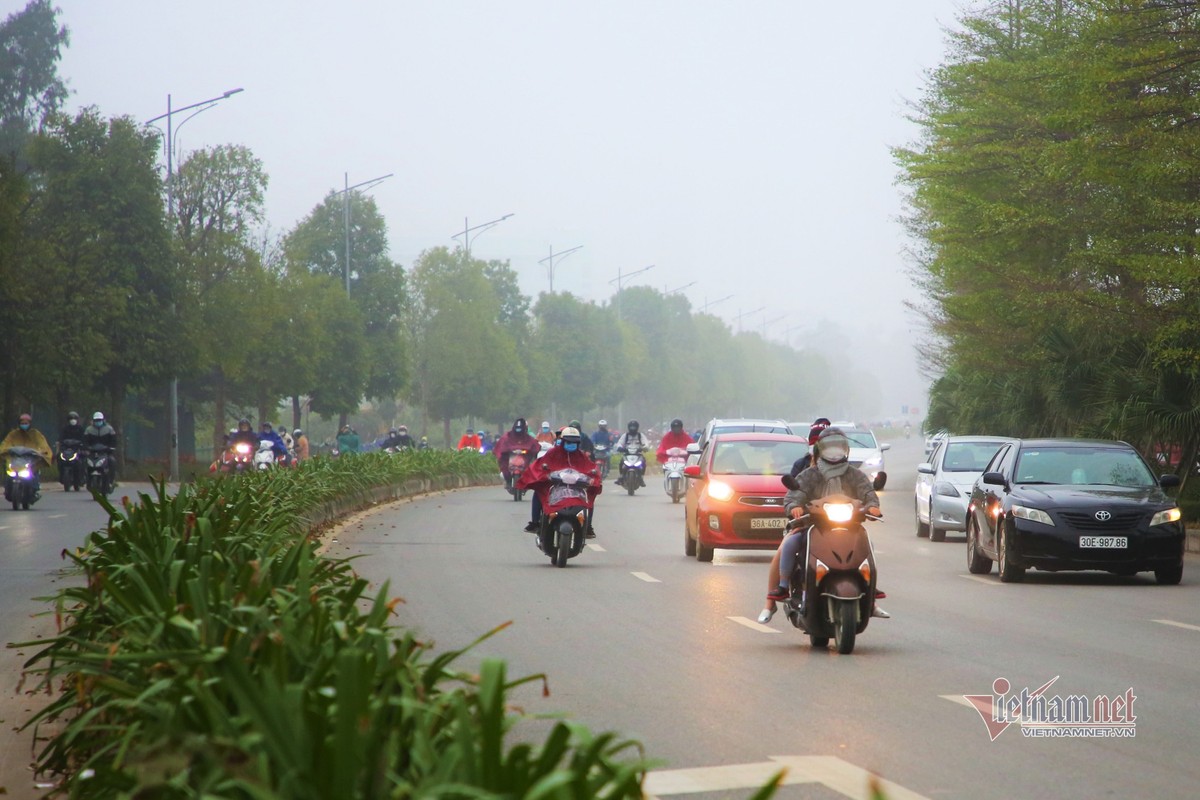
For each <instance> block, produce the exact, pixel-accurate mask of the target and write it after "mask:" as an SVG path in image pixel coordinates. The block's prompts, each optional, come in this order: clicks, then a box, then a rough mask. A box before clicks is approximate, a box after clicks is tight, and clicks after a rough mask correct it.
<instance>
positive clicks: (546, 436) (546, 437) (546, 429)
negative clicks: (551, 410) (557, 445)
mask: <svg viewBox="0 0 1200 800" xmlns="http://www.w3.org/2000/svg"><path fill="white" fill-rule="evenodd" d="M534 438H535V439H537V440H538V441H539V442H546V443H548V444H554V431H552V430H550V422H549V420H542V427H541V430H539V431H538V435H537V436H535V437H534Z"/></svg>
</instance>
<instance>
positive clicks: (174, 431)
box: [145, 87, 243, 481]
mask: <svg viewBox="0 0 1200 800" xmlns="http://www.w3.org/2000/svg"><path fill="white" fill-rule="evenodd" d="M240 91H243V90H242V88H241V87H238V88H237V89H230V90H229V91H227V92H223V93H222V94H221V95H220V96H218V97H210V98H208V99H207V100H201V101H200V102H199V103H192V104H191V105H187V106H183V107H182V108H172V107H171V95H170V94H168V95H167V113H165V114H159V115H158V116H157V117H154V118H153V119H148V120H146V123H145V124H147V125H152V124H154V123H155V122H158V121H159V120H160V119H165V120H166V121H167V137H166V139H167V141H166V145H167V221H168V223H169V224H171V225H172V226H174V224H175V223H174V220H175V135H174V131H173V130H172V127H171V118H172V117H173V116H175V115H176V114H179V113H182V112H184V111H191V110H192V109H197V110H196V111H195V112H194V113H193V114H191V116H189V117H188V118H187V119H185V120H184V121H183V122H187V121H188V119H191V118H192V117H194V116H196V114H199V113H200V112H201V111H206V110H208V109H210V108H212V107H213V106H215V105H216V104H217V103H219V102H221V101H222V100H227V99H228V98H230V97H232V96H233V95H235V94H237V93H238V92H240ZM183 122H181V123H179V127H183ZM174 313H175V303H174V302H172V303H171V314H172V315H174ZM167 404H168V405H169V406H170V409H169V410H168V412H167V448H168V450H169V451H170V459H169V463H170V471H171V474H170V479H171V480H172V481H178V480H179V376H177V375H176V376H172V378H171V383H170V391H169V392H168V397H167Z"/></svg>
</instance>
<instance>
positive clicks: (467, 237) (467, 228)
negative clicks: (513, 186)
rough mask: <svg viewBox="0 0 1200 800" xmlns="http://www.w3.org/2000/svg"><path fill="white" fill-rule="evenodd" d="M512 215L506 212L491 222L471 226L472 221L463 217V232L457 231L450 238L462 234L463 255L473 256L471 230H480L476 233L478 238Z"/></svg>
mask: <svg viewBox="0 0 1200 800" xmlns="http://www.w3.org/2000/svg"><path fill="white" fill-rule="evenodd" d="M511 216H512V214H505V215H504V216H503V217H499V218H497V219H494V220H491V221H490V222H483V223H480V224H479V225H476V226H475V227H471V223H470V222H469V221H468V220H467V218H466V217H463V229H462V233H456V234H454V235H453V236H451V237H450V238H451V239H457V238H458V237H460V236H461V237H463V255H464V256H465V257H466V258H470V257H471V232H472V231H479V233H477V234H475V238H476V239H478V238H479V237H480V235H482V234H483V232H484V231H486V230H489V229H491V228H494V227H496V226H497V225H499V224H500V223H501V222H504V220H506V219H508V218H509V217H511Z"/></svg>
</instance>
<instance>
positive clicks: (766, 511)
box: [683, 433, 808, 561]
mask: <svg viewBox="0 0 1200 800" xmlns="http://www.w3.org/2000/svg"><path fill="white" fill-rule="evenodd" d="M807 452H808V440H807V439H804V438H803V437H800V436H791V435H789V434H783V433H721V434H717V435H716V436H714V437H712V439H710V440H709V441H708V443H707V444H705V446H704V451H703V452H702V453H701V454H700V462H699V463H698V464H694V465H692V466H689V467H687V468H686V469H685V470H684V473H683V474H684V475H685V476H686V477H687V478H688V487H687V496H686V505H685V507H684V508H685V510H684V514H685V520H684V522H685V527H684V537H683V548H684V552H685V553H686V554H687V555H689V556H695V557H696V560H697V561H712V560H713V551H714V550H716V549H717V548H724V549H729V550H774V549H775V548H776V547H778V546H779V542H780V540H782V539H783V532H784V530H783V529H784V525H785V524H786V523H787V517H786V515H785V514H784V511H783V496H784V495H785V494H787V489H785V488H784V487H783V484H782V483H781V482H780V478H781V477H782V476H784V475H786V474H788V473H790V472H791V469H792V464H793V463H795V461H796V460H797V459H799V458H800V457H802V456H803V455H805V454H806V453H807Z"/></svg>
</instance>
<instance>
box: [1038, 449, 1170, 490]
mask: <svg viewBox="0 0 1200 800" xmlns="http://www.w3.org/2000/svg"><path fill="white" fill-rule="evenodd" d="M1014 480H1015V481H1016V482H1017V483H1057V484H1067V485H1071V486H1130V487H1134V486H1136V487H1148V486H1154V485H1155V481H1154V476H1153V475H1152V474H1151V473H1150V470H1149V469H1147V467H1146V464H1145V462H1144V461H1142V459H1141V458H1139V457H1138V454H1137V453H1135V452H1133V451H1132V450H1124V449H1117V448H1112V447H1053V446H1051V447H1031V448H1029V449H1027V450H1022V451H1021V455H1020V458H1019V459H1018V460H1017V469H1016V472H1015V473H1014Z"/></svg>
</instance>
